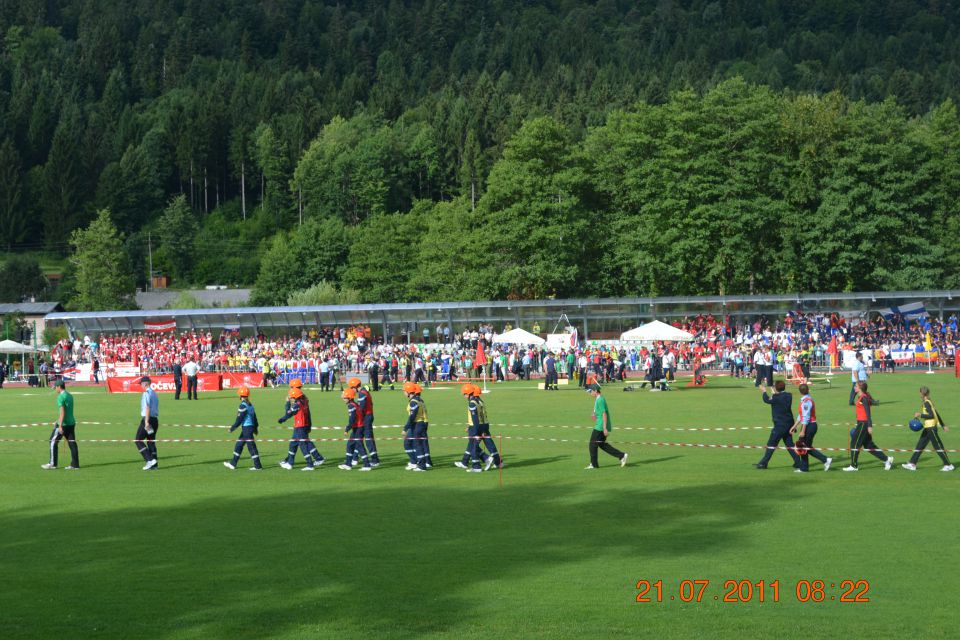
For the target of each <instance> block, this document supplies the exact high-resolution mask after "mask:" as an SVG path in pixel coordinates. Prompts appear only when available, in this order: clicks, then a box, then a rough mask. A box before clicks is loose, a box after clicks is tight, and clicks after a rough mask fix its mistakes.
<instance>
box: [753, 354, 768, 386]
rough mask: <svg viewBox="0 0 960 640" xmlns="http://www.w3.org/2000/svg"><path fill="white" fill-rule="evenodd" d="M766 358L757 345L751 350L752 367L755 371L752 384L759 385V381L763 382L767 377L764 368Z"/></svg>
mask: <svg viewBox="0 0 960 640" xmlns="http://www.w3.org/2000/svg"><path fill="white" fill-rule="evenodd" d="M766 361H767V360H766V358H764V356H763V349H761V348H760V347H757V350H756V351H754V352H753V368H754V370H755V371H756V379H755V380H754V381H753V386H755V387H759V386H760V383H762V382H764V381H765V380H766V378H767V372H766V370H765V363H766Z"/></svg>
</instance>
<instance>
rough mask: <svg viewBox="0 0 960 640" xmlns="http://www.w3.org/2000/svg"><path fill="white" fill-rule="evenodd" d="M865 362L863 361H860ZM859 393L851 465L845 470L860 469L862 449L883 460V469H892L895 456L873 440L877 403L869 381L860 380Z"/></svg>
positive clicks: (855, 400)
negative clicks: (868, 385) (874, 414)
mask: <svg viewBox="0 0 960 640" xmlns="http://www.w3.org/2000/svg"><path fill="white" fill-rule="evenodd" d="M860 364H861V365H862V364H863V363H862V362H861V363H860ZM856 389H857V393H856V397H855V399H854V405H853V406H854V407H855V411H856V416H857V426H856V428H855V429H854V430H853V436H852V437H851V438H850V465H849V466H847V467H844V468H843V470H844V471H859V470H860V467H859V466H857V462H858V461H859V459H860V449H861V448H862V449H864V450H866V451H868V452H869V453H870V454H871V455H873V456H875V457H877V458H879V459H880V460H883V470H884V471H890V467H892V466H893V458H892V457H890V456H888V455H887V454H886V453H884V452H883V451H881V450H880V447H878V446H877V443H876V442H874V441H873V413H872V411H871V410H870V407H871V406H873V405H875V404H877V401H876V400H874V399H873V398H872V397H871V396H870V394H869V393H867V383H866V382H858V383H857V386H856Z"/></svg>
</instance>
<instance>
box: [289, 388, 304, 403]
mask: <svg viewBox="0 0 960 640" xmlns="http://www.w3.org/2000/svg"><path fill="white" fill-rule="evenodd" d="M287 395H288V396H290V397H291V398H293V399H294V400H296V399H297V398H302V397H303V391H300V389H298V388H296V387H294V388H293V389H290V393H288V394H287Z"/></svg>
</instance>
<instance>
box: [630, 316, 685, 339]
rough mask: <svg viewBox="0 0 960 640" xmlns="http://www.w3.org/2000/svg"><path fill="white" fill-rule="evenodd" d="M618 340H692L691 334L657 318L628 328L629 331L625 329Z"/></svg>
mask: <svg viewBox="0 0 960 640" xmlns="http://www.w3.org/2000/svg"><path fill="white" fill-rule="evenodd" d="M620 340H622V341H624V342H655V341H660V340H668V341H670V342H691V341H692V340H693V335H691V334H689V333H687V332H686V331H684V330H683V329H677V328H676V327H671V326H670V325H668V324H666V323H664V322H660V321H659V320H654V321H652V322H648V323H647V324H645V325H643V326H642V327H637V328H636V329H630V331H627V332H626V333H624V334H622V335H621V336H620Z"/></svg>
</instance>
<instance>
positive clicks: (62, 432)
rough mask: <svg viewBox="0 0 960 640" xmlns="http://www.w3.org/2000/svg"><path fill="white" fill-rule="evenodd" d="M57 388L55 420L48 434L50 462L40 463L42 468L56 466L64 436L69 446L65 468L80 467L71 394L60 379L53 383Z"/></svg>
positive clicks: (54, 467)
mask: <svg viewBox="0 0 960 640" xmlns="http://www.w3.org/2000/svg"><path fill="white" fill-rule="evenodd" d="M54 386H55V388H56V389H58V390H59V393H57V408H58V414H57V421H56V423H54V425H53V433H51V434H50V462H48V463H47V464H45V465H42V468H44V469H56V468H57V454H58V453H59V451H58V450H59V448H60V447H59V445H60V440H61V438H66V440H67V446H68V447H70V466H69V467H66V468H67V469H79V468H80V450H79V449H78V448H77V436H76V429H77V419H76V418H75V417H74V415H73V396H72V395H71V394H70V393H69V392H68V391H67V383H66V382H64V381H63V379H60V380H58V381H57V384H56V385H54Z"/></svg>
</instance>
